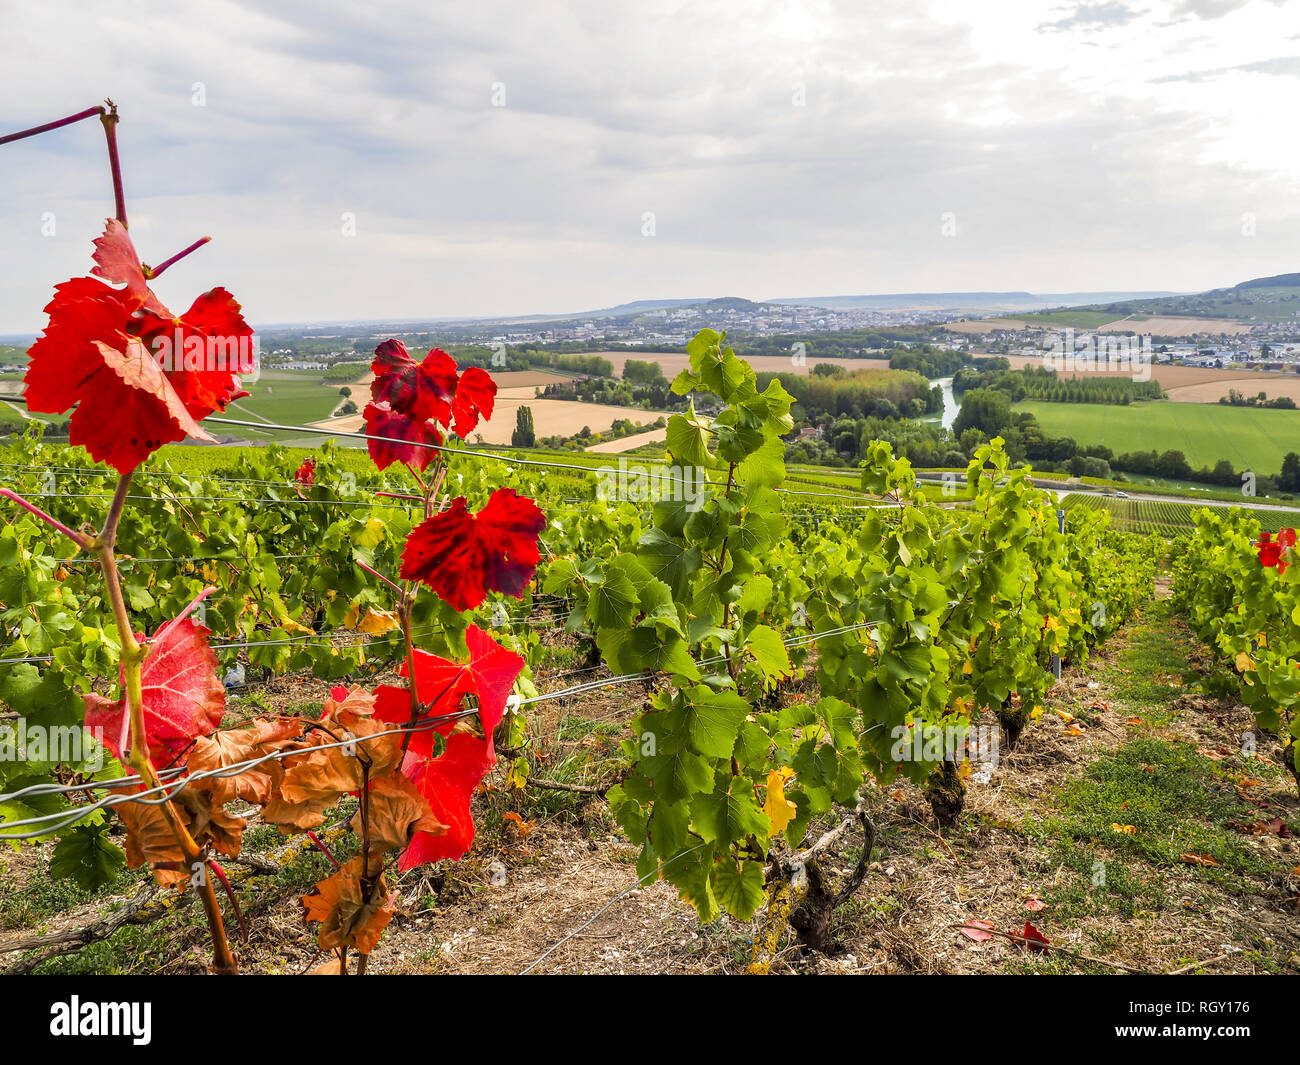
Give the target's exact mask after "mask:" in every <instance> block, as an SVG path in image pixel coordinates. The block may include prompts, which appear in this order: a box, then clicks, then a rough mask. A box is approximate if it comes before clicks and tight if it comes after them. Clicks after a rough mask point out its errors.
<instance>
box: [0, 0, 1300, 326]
mask: <svg viewBox="0 0 1300 1065" xmlns="http://www.w3.org/2000/svg"><path fill="white" fill-rule="evenodd" d="M0 26H3V29H4V40H5V44H6V47H5V49H4V61H3V64H0V132H9V131H13V130H17V129H20V128H23V127H26V126H31V125H35V124H38V123H40V122H44V121H48V120H50V119H54V118H58V117H61V116H63V115H66V114H70V113H72V112H75V111H79V110H81V109H83V108H85V107H88V106H90V105H92V104H94V103H96V102H98V101H99V100H101V99H102V98H104V97H106V96H108V97H112V98H113V99H114V100H115V101H116V102H117V104H118V106H119V108H120V109H121V113H122V124H121V126H120V138H121V144H122V152H123V166H124V171H125V184H126V193H127V205H128V212H129V215H130V221H131V231H132V234H133V235H134V237H135V240H136V243H137V246H138V247H139V249H140V252H141V255H142V257H143V258H144V259H145V261H146V262H159V261H161V260H162V259H164V258H166V257H167V256H169V255H171V254H172V253H173V252H175V251H177V250H179V249H180V248H182V247H184V246H185V245H186V244H188V243H190V242H191V241H192V240H194V239H195V238H196V237H198V236H201V235H204V234H208V235H211V236H212V238H213V243H212V244H210V245H209V246H208V247H206V248H204V249H203V250H201V251H200V252H198V253H196V254H195V255H194V256H192V257H191V258H190V259H188V260H186V261H185V262H184V263H183V264H181V265H178V266H177V267H175V268H173V270H171V271H170V272H169V273H168V275H167V276H166V277H165V278H163V279H162V280H161V281H160V283H159V286H158V287H159V290H160V295H162V297H163V299H164V300H165V301H166V302H168V303H170V304H172V305H173V306H174V307H175V306H177V305H180V306H187V305H188V301H189V300H190V299H191V298H192V297H193V295H195V294H197V292H198V291H201V290H203V289H206V288H209V287H211V286H213V285H215V284H224V285H226V286H227V287H229V288H230V289H231V290H232V291H234V292H235V293H236V295H237V296H238V297H239V298H240V299H241V301H242V302H243V303H244V305H245V307H246V310H247V311H248V314H249V317H250V319H251V320H252V321H254V322H255V323H259V324H266V323H270V322H290V321H309V320H314V321H320V320H340V319H352V320H355V319H366V318H384V317H437V316H454V315H503V314H524V313H534V312H560V311H570V310H581V309H587V308H596V307H602V306H608V305H611V304H614V303H618V302H621V301H624V300H631V299H647V298H667V297H687V296H691V297H694V296H721V295H741V296H748V297H750V298H754V299H763V298H770V297H776V296H809V295H833V294H850V293H870V292H907V291H955V290H989V289H1001V290H1026V289H1027V290H1030V291H1035V292H1067V291H1081V290H1102V289H1175V290H1185V291H1193V290H1200V289H1204V288H1208V287H1212V286H1218V285H1225V284H1232V283H1235V282H1237V281H1239V280H1244V279H1246V278H1249V277H1256V276H1260V275H1264V274H1272V273H1280V272H1286V271H1294V270H1300V131H1297V129H1296V126H1295V116H1296V115H1297V114H1300V12H1298V11H1297V5H1296V4H1289V5H1288V4H1285V3H1283V2H1280V0H1279V2H1273V0H1249V2H1243V0H1151V2H1145V0H1098V2H1091V3H1053V2H1049V0H805V2H777V0H680V2H661V0H637V2H636V3H623V2H614V0H541V2H537V0H534V2H531V3H524V2H516V3H498V2H496V0H472V2H468V3H461V2H440V3H436V4H432V3H429V2H428V0H367V2H366V3H356V2H355V0H347V2H342V0H339V2H335V0H322V2H314V3H307V2H298V0H277V2H275V3H265V2H258V3H252V2H249V3H239V2H237V0H197V2H191V0H169V2H166V3H164V2H161V0H159V2H157V3H147V2H137V0H106V2H103V3H97V4H85V3H73V2H67V0H43V2H41V3H30V2H26V0H0ZM0 190H2V192H3V197H2V198H0V249H2V251H3V254H2V255H0V332H19V331H28V330H33V331H34V330H36V329H38V328H40V326H41V325H42V322H43V316H42V314H41V308H42V307H43V306H44V304H45V302H46V301H47V299H48V294H49V289H50V286H51V285H52V284H53V283H55V282H57V281H60V280H63V279H64V278H66V277H69V276H72V275H74V274H79V273H84V272H85V271H86V269H87V268H88V266H89V258H88V256H89V246H90V241H91V239H92V238H93V237H94V236H95V235H96V234H97V232H98V228H99V225H100V224H101V223H102V219H103V217H104V215H105V214H107V213H110V211H111V194H110V184H109V179H108V172H107V167H106V164H105V160H104V150H103V138H102V135H101V133H100V131H99V129H98V126H97V124H95V123H85V124H82V125H79V126H73V127H69V128H65V129H63V130H60V131H58V132H56V133H53V134H49V135H45V136H42V137H38V138H33V139H31V140H27V141H23V142H21V143H17V144H11V145H7V146H4V147H0ZM51 218H52V220H53V227H52V228H53V230H54V232H53V234H52V235H50V234H49V232H48V231H49V230H50V228H51V225H50V221H51ZM348 219H351V220H353V221H352V224H351V225H349V224H348ZM353 228H354V229H355V233H354V234H352V235H349V234H348V232H346V231H347V230H349V229H353ZM43 230H44V232H43Z"/></svg>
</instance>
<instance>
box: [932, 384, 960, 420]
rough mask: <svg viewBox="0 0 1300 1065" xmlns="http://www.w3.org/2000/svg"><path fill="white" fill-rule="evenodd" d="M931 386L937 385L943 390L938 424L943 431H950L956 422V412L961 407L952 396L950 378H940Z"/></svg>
mask: <svg viewBox="0 0 1300 1065" xmlns="http://www.w3.org/2000/svg"><path fill="white" fill-rule="evenodd" d="M931 384H935V385H938V386H939V387H940V388H942V389H943V418H942V420H941V421H940V424H941V425H942V426H943V427H944V428H945V429H951V428H952V423H953V422H955V421H956V420H957V412H958V411H959V410H961V405H960V404H959V403H958V402H957V400H956V398H955V397H954V396H953V394H952V378H951V377H940V378H939V379H938V380H937V381H932V382H931Z"/></svg>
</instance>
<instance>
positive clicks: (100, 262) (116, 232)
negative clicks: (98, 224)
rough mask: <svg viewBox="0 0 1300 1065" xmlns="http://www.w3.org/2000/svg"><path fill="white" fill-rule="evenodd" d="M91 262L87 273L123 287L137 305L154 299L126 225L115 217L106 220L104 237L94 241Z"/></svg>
mask: <svg viewBox="0 0 1300 1065" xmlns="http://www.w3.org/2000/svg"><path fill="white" fill-rule="evenodd" d="M94 259H95V266H94V267H93V268H92V269H91V271H90V272H91V273H92V274H94V275H95V276H96V277H102V278H103V279H104V280H105V281H111V282H113V283H114V284H116V285H125V286H126V289H125V292H126V294H127V295H128V296H129V297H130V298H131V299H133V300H135V301H136V302H137V303H139V304H144V303H145V302H147V301H148V300H150V299H152V298H153V293H152V292H150V291H149V283H148V281H147V280H145V276H144V269H143V268H142V267H141V266H140V256H139V255H138V254H137V253H136V250H135V245H134V244H132V243H131V237H130V235H129V234H128V233H127V231H126V226H124V225H122V223H121V222H119V221H118V220H117V219H116V218H109V219H107V220H106V224H105V226H104V232H103V235H102V236H98V237H96V238H95V253H94Z"/></svg>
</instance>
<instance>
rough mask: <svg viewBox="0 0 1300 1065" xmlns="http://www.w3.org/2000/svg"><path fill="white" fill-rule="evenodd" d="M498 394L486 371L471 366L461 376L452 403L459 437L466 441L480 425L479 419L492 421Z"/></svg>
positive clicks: (494, 383)
mask: <svg viewBox="0 0 1300 1065" xmlns="http://www.w3.org/2000/svg"><path fill="white" fill-rule="evenodd" d="M496 394H497V383H496V382H495V381H493V380H492V377H491V375H490V374H489V373H488V372H487V371H486V370H482V369H479V367H477V366H471V367H469V368H468V369H467V370H466V371H465V372H464V373H463V374H461V375H460V381H459V383H458V384H457V385H456V395H455V397H454V398H453V399H452V401H451V411H452V414H453V415H454V416H455V419H456V435H457V436H459V437H460V438H461V439H462V440H465V439H467V438H468V437H469V434H470V433H472V432H473V431H474V427H475V426H477V425H478V421H479V418H482V419H483V420H484V421H485V422H486V421H489V420H491V418H492V406H493V404H494V403H495V402H496Z"/></svg>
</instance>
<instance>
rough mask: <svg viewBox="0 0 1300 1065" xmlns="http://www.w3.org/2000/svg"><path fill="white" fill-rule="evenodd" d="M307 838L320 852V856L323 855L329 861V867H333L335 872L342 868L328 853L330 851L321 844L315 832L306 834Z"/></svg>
mask: <svg viewBox="0 0 1300 1065" xmlns="http://www.w3.org/2000/svg"><path fill="white" fill-rule="evenodd" d="M307 838H308V839H309V840H311V841H312V842H313V843H314V844H316V849H317V850H318V851H320V852H321V854H323V855H325V857H326V858H327V859H328V860H329V863H330V865H332V866H334V870H335V872H337V871H338V870H339V869H342V868H343V867H342V866H341V865H339V861H338V859H337V858H335V857H334V855H333V854H331V853H330V849H329V848H328V847H327V846H325V844H324V843H322V842H321V840H320V837H318V836H317V835H316V833H315V832H308V833H307Z"/></svg>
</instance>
